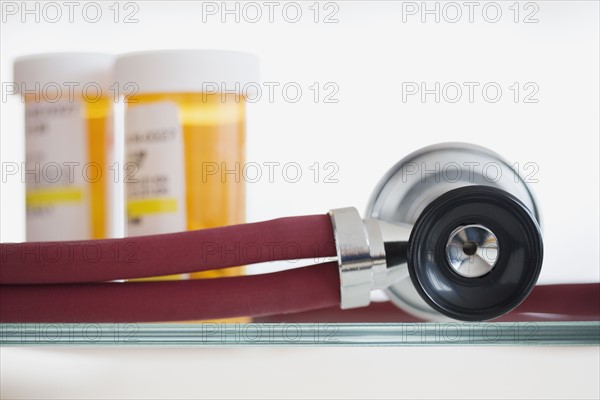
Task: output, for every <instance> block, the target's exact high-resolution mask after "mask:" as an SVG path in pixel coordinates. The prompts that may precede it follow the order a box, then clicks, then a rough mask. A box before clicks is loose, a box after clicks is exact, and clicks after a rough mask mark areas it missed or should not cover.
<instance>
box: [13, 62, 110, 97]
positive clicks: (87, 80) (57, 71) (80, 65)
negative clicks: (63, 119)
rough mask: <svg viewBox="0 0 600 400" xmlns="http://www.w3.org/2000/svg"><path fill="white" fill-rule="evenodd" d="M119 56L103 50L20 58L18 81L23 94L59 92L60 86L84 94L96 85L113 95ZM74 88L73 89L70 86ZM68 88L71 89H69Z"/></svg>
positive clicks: (16, 66) (17, 68)
mask: <svg viewBox="0 0 600 400" xmlns="http://www.w3.org/2000/svg"><path fill="white" fill-rule="evenodd" d="M114 61H115V57H114V56H113V55H110V54H99V53H79V52H77V53H47V54H34V55H30V56H24V57H19V58H17V59H16V60H15V63H14V81H15V83H16V84H17V85H18V88H17V91H18V92H22V93H28V92H34V91H42V92H48V91H52V92H55V91H56V90H57V88H60V90H62V91H63V93H64V96H65V97H66V96H67V95H68V93H69V92H68V90H72V91H74V92H75V93H81V91H82V90H85V87H86V86H87V87H91V86H95V87H96V88H100V89H101V90H102V94H103V95H105V96H109V95H110V94H111V93H110V89H109V87H110V86H111V85H112V84H114V79H113V75H112V72H113V67H114ZM70 87H71V88H72V89H69V88H70ZM65 90H67V91H66V92H65Z"/></svg>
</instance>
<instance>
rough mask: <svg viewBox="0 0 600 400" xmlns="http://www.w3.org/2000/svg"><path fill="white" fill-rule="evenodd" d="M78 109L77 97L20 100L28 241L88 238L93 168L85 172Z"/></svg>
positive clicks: (80, 107) (81, 112)
mask: <svg viewBox="0 0 600 400" xmlns="http://www.w3.org/2000/svg"><path fill="white" fill-rule="evenodd" d="M84 113H85V107H84V105H83V104H82V103H81V102H77V101H58V102H54V103H51V102H26V103H25V168H24V169H23V175H24V176H23V178H24V179H25V201H26V210H27V211H26V212H27V218H26V221H27V222H26V229H27V240H28V241H47V240H76V239H90V238H91V219H90V212H91V210H90V193H89V183H88V181H89V179H94V177H95V173H96V172H97V171H89V167H90V166H89V165H88V153H87V148H88V141H87V129H86V125H85V115H84ZM88 173H90V174H91V175H92V176H90V177H88V176H87V174H88Z"/></svg>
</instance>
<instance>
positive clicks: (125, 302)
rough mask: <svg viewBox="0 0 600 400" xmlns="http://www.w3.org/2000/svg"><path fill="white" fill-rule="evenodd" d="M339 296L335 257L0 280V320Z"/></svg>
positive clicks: (179, 314) (256, 310) (239, 313)
mask: <svg viewBox="0 0 600 400" xmlns="http://www.w3.org/2000/svg"><path fill="white" fill-rule="evenodd" d="M339 303H340V283H339V272H338V266H337V263H334V262H331V263H325V264H319V265H313V266H310V267H304V268H297V269H291V270H286V271H283V272H276V273H270V274H263V275H250V276H240V277H232V278H217V279H196V280H182V281H162V282H127V283H119V282H103V283H87V284H61V285H3V286H0V322H2V323H14V322H23V323H26V322H39V323H54V322H65V323H83V322H97V323H101V322H156V321H161V322H166V321H186V320H210V319H217V318H232V317H243V316H264V315H272V314H281V313H287V312H292V313H298V312H302V311H307V310H315V309H320V308H325V307H333V306H338V307H339Z"/></svg>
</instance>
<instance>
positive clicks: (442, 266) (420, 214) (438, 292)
mask: <svg viewBox="0 0 600 400" xmlns="http://www.w3.org/2000/svg"><path fill="white" fill-rule="evenodd" d="M370 220H376V221H377V223H378V224H379V227H380V230H381V235H380V236H382V237H383V239H382V240H383V242H384V243H383V246H384V248H385V259H386V266H385V273H378V274H377V275H378V276H379V278H378V281H381V280H382V279H385V283H383V284H382V283H381V282H379V283H378V284H376V283H375V280H374V281H373V284H372V285H371V287H372V288H381V287H384V288H385V289H384V290H385V292H386V294H387V296H388V297H389V299H390V300H391V301H392V302H393V303H394V304H396V305H397V306H398V307H400V308H402V309H403V310H404V311H406V312H409V313H411V314H413V315H415V316H417V317H419V318H422V319H425V320H438V321H440V320H441V321H443V320H454V319H459V320H468V321H472V320H487V319H492V318H495V317H497V316H500V315H502V314H504V313H506V312H508V311H510V310H511V309H512V308H514V307H515V306H516V305H518V304H519V303H520V302H521V301H522V300H523V299H524V298H525V297H526V296H527V294H528V293H529V291H530V290H531V289H532V287H533V286H534V284H535V282H536V280H537V277H538V275H539V273H540V268H541V263H542V257H543V250H542V247H543V246H542V239H541V233H540V227H539V226H540V225H539V224H540V217H539V210H538V207H537V204H536V202H535V199H534V198H533V196H532V193H531V190H530V188H529V187H528V185H527V184H526V182H525V181H524V180H523V179H522V178H521V177H520V176H519V174H518V172H517V171H515V170H514V169H513V168H512V167H511V164H509V163H508V162H506V161H505V160H504V159H502V158H501V157H500V156H499V155H497V154H496V153H494V152H492V151H490V150H488V149H486V148H484V147H481V146H476V145H472V144H466V143H442V144H437V145H433V146H428V147H425V148H423V149H420V150H417V151H416V152H414V153H411V154H409V155H408V156H406V157H405V158H403V159H402V160H400V161H399V162H398V163H397V164H396V165H395V166H393V167H392V168H391V169H390V170H389V171H388V172H387V174H386V175H385V176H384V177H383V179H382V180H381V181H380V182H379V184H378V185H377V187H376V189H375V190H374V192H373V195H372V196H371V199H370V201H369V204H368V206H367V210H366V212H365V221H370ZM365 224H366V222H365ZM369 224H371V225H372V224H373V222H369ZM365 226H366V225H365ZM371 230H372V229H371ZM365 231H366V229H365ZM367 242H368V243H375V245H376V246H380V245H379V244H377V243H378V239H377V237H375V238H374V239H373V240H369V239H367ZM347 252H348V251H347ZM379 268H381V267H379ZM347 281H348V282H351V281H352V280H347ZM349 290H358V289H356V288H355V287H352V286H349ZM363 296H364V294H363ZM363 298H364V297H363ZM343 300H344V299H343V296H342V302H343Z"/></svg>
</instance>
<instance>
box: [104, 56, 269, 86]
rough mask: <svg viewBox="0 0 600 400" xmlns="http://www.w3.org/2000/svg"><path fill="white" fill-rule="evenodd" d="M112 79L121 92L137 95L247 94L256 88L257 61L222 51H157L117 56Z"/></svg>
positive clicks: (254, 58) (254, 57) (249, 57)
mask: <svg viewBox="0 0 600 400" xmlns="http://www.w3.org/2000/svg"><path fill="white" fill-rule="evenodd" d="M115 77H116V81H117V82H118V83H119V85H120V87H121V88H124V87H125V86H124V85H127V84H129V87H130V89H129V90H124V92H125V94H127V93H130V92H131V86H133V87H134V88H135V89H136V90H137V93H202V92H223V91H227V92H234V93H242V94H243V93H244V92H245V91H248V86H247V85H256V84H258V58H257V57H256V56H254V55H252V54H248V53H241V52H236V51H223V50H160V51H147V52H139V53H129V54H124V55H122V56H120V57H119V58H118V59H117V62H116V66H115Z"/></svg>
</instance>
